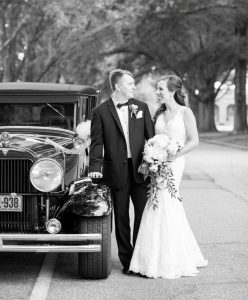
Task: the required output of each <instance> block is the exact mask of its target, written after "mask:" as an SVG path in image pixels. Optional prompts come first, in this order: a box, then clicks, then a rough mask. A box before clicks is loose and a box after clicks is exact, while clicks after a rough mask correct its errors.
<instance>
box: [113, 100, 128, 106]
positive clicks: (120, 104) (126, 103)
mask: <svg viewBox="0 0 248 300" xmlns="http://www.w3.org/2000/svg"><path fill="white" fill-rule="evenodd" d="M127 105H128V101H127V102H125V103H118V104H117V105H116V107H117V108H121V107H122V106H127Z"/></svg>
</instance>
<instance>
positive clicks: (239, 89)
mask: <svg viewBox="0 0 248 300" xmlns="http://www.w3.org/2000/svg"><path fill="white" fill-rule="evenodd" d="M246 63H247V62H246V60H245V59H240V60H239V61H238V62H237V64H236V74H235V110H234V133H238V132H239V133H242V132H247V111H246V110H247V108H246V107H247V106H246Z"/></svg>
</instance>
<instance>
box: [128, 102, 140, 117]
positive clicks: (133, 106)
mask: <svg viewBox="0 0 248 300" xmlns="http://www.w3.org/2000/svg"><path fill="white" fill-rule="evenodd" d="M129 109H130V111H131V118H132V116H135V118H136V116H137V112H138V105H136V104H130V105H129Z"/></svg>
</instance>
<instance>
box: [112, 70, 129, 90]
mask: <svg viewBox="0 0 248 300" xmlns="http://www.w3.org/2000/svg"><path fill="white" fill-rule="evenodd" d="M124 74H128V75H130V76H131V77H133V74H132V73H131V72H129V71H127V70H122V69H115V70H113V71H111V72H110V74H109V83H110V86H111V89H112V91H114V90H115V85H116V83H118V81H119V80H120V79H121V77H122V76H123V75H124Z"/></svg>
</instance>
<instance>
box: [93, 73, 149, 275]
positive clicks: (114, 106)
mask: <svg viewBox="0 0 248 300" xmlns="http://www.w3.org/2000/svg"><path fill="white" fill-rule="evenodd" d="M109 80H110V85H111V88H112V91H113V93H112V95H111V98H110V99H109V100H107V101H106V102H104V103H103V104H101V105H100V106H98V107H97V108H95V109H94V110H93V114H92V121H91V146H90V154H89V157H90V163H89V172H90V173H89V177H91V178H102V177H103V179H104V181H105V182H107V184H108V185H109V186H110V187H111V189H112V195H113V202H114V214H115V232H116V239H117V245H118V254H119V258H120V261H121V263H122V265H123V271H122V272H123V273H124V274H130V272H129V264H130V260H131V257H132V253H133V246H132V245H131V242H130V224H129V201H130V197H131V199H132V202H133V205H134V215H135V219H134V230H133V245H134V244H135V241H136V238H137V234H138V230H139V225H140V221H141V217H142V213H143V210H144V207H145V204H146V200H147V182H145V181H144V179H143V176H142V175H141V174H139V173H138V167H139V165H140V163H141V160H142V152H143V150H144V144H145V140H148V139H150V138H152V137H153V135H154V129H153V124H152V121H151V116H150V112H149V109H148V106H147V105H146V104H145V103H144V102H142V101H139V100H136V99H134V98H133V95H134V91H135V89H136V87H135V84H134V78H133V75H132V74H131V73H130V72H129V71H126V70H121V69H116V70H114V71H112V72H111V73H110V77H109Z"/></svg>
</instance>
